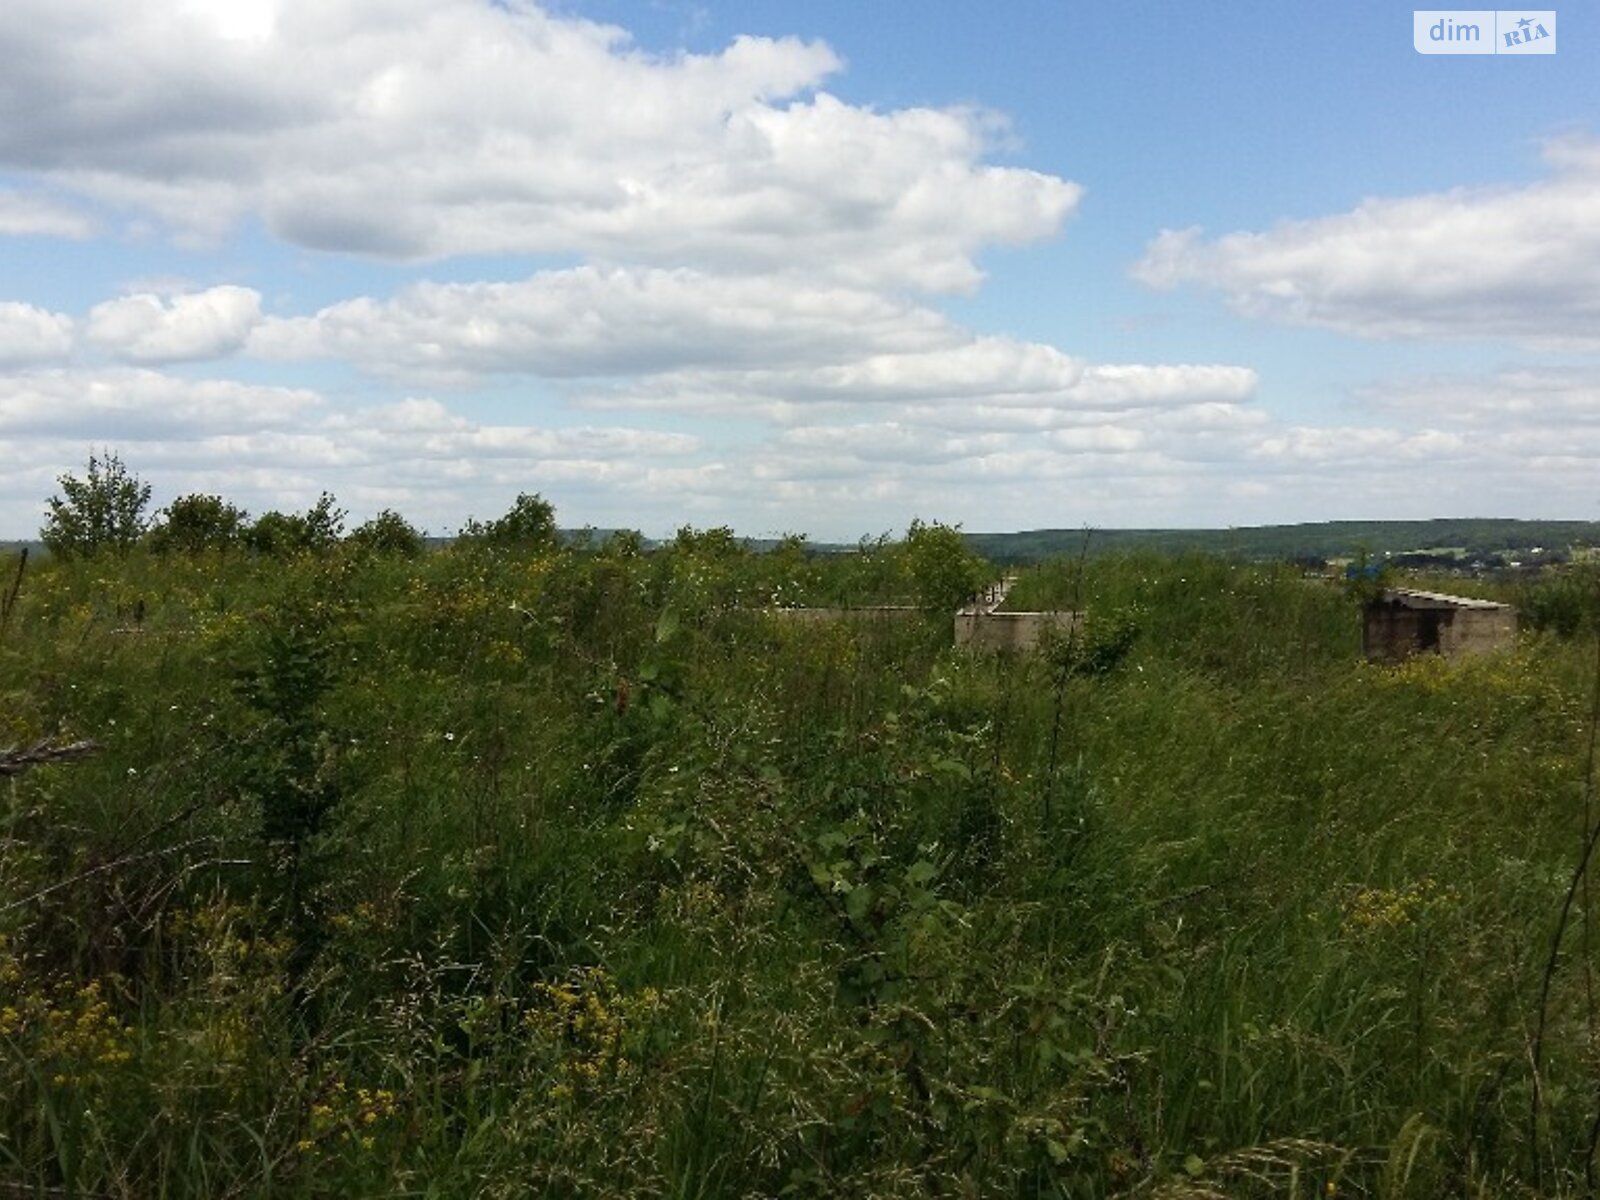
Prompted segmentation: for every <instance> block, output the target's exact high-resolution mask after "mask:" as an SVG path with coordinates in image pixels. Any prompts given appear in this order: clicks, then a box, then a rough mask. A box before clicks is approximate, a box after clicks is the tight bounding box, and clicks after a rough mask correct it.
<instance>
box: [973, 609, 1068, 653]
mask: <svg viewBox="0 0 1600 1200" xmlns="http://www.w3.org/2000/svg"><path fill="white" fill-rule="evenodd" d="M1075 620H1076V617H1075V614H1073V613H1070V612H1018V613H1007V612H962V613H957V614H956V645H957V646H958V647H962V648H964V649H967V650H975V651H983V652H987V653H991V654H992V653H999V652H1010V653H1018V654H1022V653H1028V652H1030V651H1033V650H1036V649H1037V648H1038V646H1039V640H1040V638H1042V637H1043V636H1044V633H1045V630H1047V629H1059V630H1061V631H1062V632H1063V633H1065V632H1066V631H1067V630H1068V629H1070V628H1071V627H1072V625H1073V622H1074V621H1075Z"/></svg>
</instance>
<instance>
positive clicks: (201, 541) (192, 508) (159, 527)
mask: <svg viewBox="0 0 1600 1200" xmlns="http://www.w3.org/2000/svg"><path fill="white" fill-rule="evenodd" d="M249 519H250V517H249V514H248V513H246V512H245V511H244V510H243V509H240V508H236V507H234V506H233V505H232V504H229V503H228V502H227V501H226V500H224V499H223V498H222V497H221V496H207V495H201V494H199V493H194V494H192V495H188V496H180V497H179V498H178V499H176V500H174V501H173V502H172V503H171V504H169V505H167V507H166V508H164V509H163V510H162V511H161V513H160V514H159V515H158V517H157V520H156V523H155V525H154V526H153V527H152V528H151V530H150V533H149V542H150V548H151V549H152V550H154V551H155V552H156V553H158V554H169V553H179V554H199V553H201V552H202V551H206V550H229V549H231V548H233V547H235V546H239V545H242V544H243V541H244V530H245V527H246V523H247V522H248V521H249Z"/></svg>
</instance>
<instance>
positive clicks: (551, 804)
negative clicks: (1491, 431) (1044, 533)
mask: <svg viewBox="0 0 1600 1200" xmlns="http://www.w3.org/2000/svg"><path fill="white" fill-rule="evenodd" d="M884 552H885V553H887V551H884ZM4 568H5V564H4V563H0V577H7V578H9V575H8V573H7V572H6V570H5V569H4ZM897 569H898V568H894V567H893V565H892V564H890V565H889V566H885V565H883V564H882V563H880V564H878V565H877V566H872V567H870V569H869V567H868V566H864V565H863V563H861V562H856V561H850V560H845V559H840V560H833V561H830V560H825V559H808V558H805V557H804V556H803V555H794V554H791V555H790V556H789V558H787V559H783V558H781V557H780V558H773V557H761V556H752V555H747V554H743V553H740V552H738V551H737V550H736V549H730V548H729V547H727V546H725V545H721V544H713V543H709V542H707V543H704V544H702V543H701V542H697V541H696V540H695V539H686V540H684V542H683V544H681V545H678V546H676V547H674V548H671V549H668V550H665V551H662V552H659V553H656V554H651V555H636V554H632V553H631V552H630V553H608V552H607V551H605V550H600V551H596V552H587V551H583V552H580V551H573V550H564V551H552V552H546V553H545V554H544V555H543V556H542V557H538V558H525V557H518V556H516V555H507V554H503V553H498V552H494V551H492V550H490V549H487V548H484V547H471V546H463V547H461V548H459V549H457V550H452V551H446V552H440V553H436V554H433V555H429V556H425V557H423V558H421V559H418V560H405V559H388V558H384V557H382V556H373V555H370V554H361V553H357V552H355V551H353V550H346V551H341V552H338V553H333V554H330V555H327V556H325V557H322V558H304V559H298V560H293V561H290V562H281V561H263V560H257V559H253V558H249V557H241V556H237V555H235V556H233V557H230V558H200V559H195V560H182V559H154V558H146V557H142V556H140V555H137V554H136V555H134V556H131V557H129V558H127V559H124V560H98V561H95V560H92V561H89V562H78V563H53V564H47V565H46V566H44V567H43V568H42V569H39V570H37V571H35V570H33V569H32V568H31V567H30V571H29V574H28V576H27V577H26V579H25V582H24V585H23V587H22V589H21V591H20V593H19V599H18V602H17V608H16V611H15V612H14V614H13V617H12V622H11V626H10V628H9V630H8V631H7V634H6V636H5V638H4V640H3V641H0V749H4V748H5V747H7V746H10V745H31V744H33V743H35V742H37V741H40V740H52V741H62V740H68V739H73V738H79V737H93V738H96V739H98V740H100V741H101V742H103V743H104V749H103V751H102V752H101V753H100V754H98V755H97V756H96V757H94V758H92V759H90V760H88V761H85V762H77V763H62V764H59V765H47V766H41V767H37V768H35V769H33V770H31V771H29V772H27V773H25V774H21V775H18V776H16V777H15V778H14V779H11V780H9V781H0V935H3V937H4V943H3V948H0V988H3V994H0V1050H3V1057H0V1063H3V1066H0V1072H3V1073H4V1074H3V1079H0V1082H3V1084H4V1087H3V1089H0V1183H4V1184H5V1185H6V1186H8V1187H11V1188H12V1189H14V1190H19V1191H21V1192H22V1193H23V1194H28V1193H30V1192H32V1193H36V1194H39V1195H54V1194H58V1193H60V1192H61V1191H62V1190H65V1191H67V1192H76V1193H78V1194H94V1195H117V1196H150V1195H167V1196H216V1195H240V1196H243V1195H268V1194H272V1195H278V1194H284V1195H306V1196H313V1195H341V1196H344V1195H386V1196H387V1195H440V1196H444V1195H461V1194H473V1195H480V1194H481V1195H489V1196H493V1195H505V1196H514V1195H526V1194H530V1193H534V1194H551V1195H571V1196H579V1195H582V1196H592V1195H617V1196H624V1195H626V1196H636V1195H656V1196H674V1197H690V1196H693V1197H721V1196H729V1197H732V1196H747V1195H778V1194H787V1195H819V1196H820V1195H827V1196H840V1195H843V1196H863V1197H864V1196H899V1195H904V1196H923V1195H928V1194H959V1195H994V1196H1023V1195H1026V1196H1072V1197H1078V1196H1082V1197H1089V1196H1106V1195H1127V1196H1157V1195H1162V1196H1194V1197H1198V1196H1248V1195H1262V1196H1267V1195H1302V1196H1309V1195H1313V1194H1316V1195H1328V1194H1341V1195H1364V1196H1379V1197H1395V1198H1400V1197H1417V1198H1423V1197H1437V1196H1441V1195H1483V1196H1505V1195H1518V1194H1521V1195H1529V1196H1532V1195H1553V1196H1559V1195H1572V1196H1577V1195H1583V1194H1586V1189H1587V1188H1588V1182H1587V1176H1586V1172H1587V1170H1588V1166H1587V1158H1588V1156H1589V1153H1590V1145H1589V1142H1590V1138H1591V1128H1592V1123H1593V1122H1594V1120H1595V1114H1596V1091H1595V1086H1596V1071H1595V1065H1594V1064H1595V1059H1594V1055H1593V1051H1592V1047H1593V1044H1594V1042H1593V1031H1594V1028H1595V1018H1594V1011H1593V1005H1592V1001H1591V999H1590V995H1591V990H1590V973H1591V972H1592V970H1593V966H1594V954H1593V947H1592V939H1591V937H1590V933H1589V925H1588V920H1587V902H1588V896H1587V892H1586V891H1585V892H1583V893H1582V894H1581V896H1580V903H1579V906H1578V912H1577V916H1576V917H1575V919H1574V921H1573V922H1572V923H1571V926H1570V929H1569V931H1568V933H1567V935H1566V937H1565V940H1564V942H1563V944H1562V946H1561V947H1560V948H1559V954H1558V955H1557V957H1556V960H1555V971H1554V974H1553V975H1552V976H1551V984H1550V988H1549V996H1548V1002H1547V1004H1546V1006H1545V1010H1544V1014H1543V1015H1544V1021H1545V1029H1546V1032H1545V1040H1544V1059H1543V1063H1542V1068H1541V1074H1540V1077H1539V1080H1538V1084H1539V1087H1538V1089H1537V1093H1536V1091H1535V1080H1534V1077H1533V1074H1532V1071H1531V1066H1530V1050H1531V1045H1532V1038H1533V1036H1534V1030H1535V1028H1536V1027H1537V1025H1538V1022H1539V1019H1540V994H1541V991H1542V989H1543V986H1544V978H1545V971H1546V964H1547V961H1548V956H1549V953H1550V949H1551V939H1552V937H1553V935H1554V932H1555V928H1556V921H1557V916H1558V912H1559V906H1560V904H1561V900H1562V896H1563V894H1564V892H1565V890H1566V888H1567V886H1568V882H1569V879H1570V877H1571V873H1572V870H1573V867H1574V865H1575V862H1576V858H1577V854H1578V851H1579V846H1580V839H1581V837H1582V835H1583V833H1584V831H1585V824H1584V822H1585V821H1586V820H1592V819H1593V817H1594V815H1595V814H1593V813H1592V812H1588V813H1586V805H1585V792H1584V787H1583V780H1584V772H1585V759H1586V754H1587V751H1588V745H1589V742H1588V739H1589V737H1590V729H1589V712H1590V695H1591V689H1592V688H1593V686H1594V677H1593V671H1594V668H1593V663H1594V654H1595V647H1594V642H1593V636H1592V633H1588V632H1585V630H1586V626H1585V625H1584V623H1583V621H1582V620H1579V621H1576V622H1575V623H1572V624H1570V625H1569V626H1567V627H1564V632H1565V633H1566V635H1567V636H1561V634H1560V633H1558V632H1556V631H1554V628H1553V626H1552V631H1550V632H1532V633H1529V634H1528V635H1527V636H1525V637H1524V638H1523V640H1522V641H1521V642H1520V643H1519V645H1518V646H1517V647H1516V648H1515V649H1514V650H1512V651H1510V652H1508V653H1506V654H1503V655H1500V656H1495V657H1490V658H1484V659H1480V660H1473V661H1468V662H1464V663H1460V664H1454V663H1445V662H1443V661H1442V660H1438V659H1425V660H1419V661H1416V662H1413V663H1411V664H1408V665H1406V666H1403V667H1400V668H1397V669H1389V668H1379V667H1374V666H1369V665H1367V664H1365V663H1363V662H1361V661H1360V659H1359V626H1358V614H1357V612H1356V610H1355V608H1354V607H1353V606H1352V605H1351V603H1350V602H1349V601H1347V600H1346V599H1345V598H1344V596H1343V595H1342V594H1341V592H1340V590H1339V589H1338V588H1336V587H1333V586H1330V585H1327V584H1324V583H1321V582H1319V581H1315V580H1306V579H1304V578H1301V577H1300V575H1299V574H1298V573H1296V572H1293V571H1291V570H1288V569H1279V568H1275V567H1252V566H1248V565H1239V564H1229V563H1223V562H1219V561H1214V560H1209V559H1204V558H1183V559H1176V560H1163V559H1157V558H1150V557H1117V556H1105V557H1099V558H1093V559H1091V560H1089V561H1088V562H1087V563H1086V564H1085V565H1084V566H1083V567H1082V573H1081V575H1080V574H1079V570H1080V568H1079V567H1078V565H1077V564H1075V563H1061V564H1053V565H1047V566H1045V567H1044V568H1041V569H1040V570H1039V571H1037V572H1036V573H1031V574H1030V575H1028V576H1026V577H1025V578H1024V579H1023V580H1022V581H1021V582H1020V583H1019V584H1018V586H1017V589H1016V590H1015V592H1014V593H1013V598H1012V603H1013V607H1026V608H1032V607H1037V608H1050V607H1066V606H1070V605H1071V604H1072V603H1074V602H1076V603H1077V604H1078V605H1079V606H1080V607H1082V608H1084V609H1085V610H1086V611H1087V612H1088V613H1089V614H1090V629H1091V631H1092V630H1093V629H1094V628H1095V623H1096V622H1097V621H1100V622H1107V621H1110V620H1112V619H1113V618H1115V619H1116V620H1117V621H1120V622H1123V623H1125V624H1131V625H1132V626H1133V627H1135V628H1136V629H1137V636H1136V638H1135V639H1134V640H1133V642H1132V646H1131V649H1130V650H1129V651H1128V653H1127V654H1126V656H1125V657H1122V658H1121V659H1120V660H1116V661H1113V660H1111V659H1107V660H1106V662H1105V664H1104V668H1105V669H1097V670H1094V671H1088V670H1078V669H1073V668H1072V664H1073V663H1074V662H1076V661H1079V660H1078V659H1074V658H1073V657H1072V655H1073V653H1074V651H1072V650H1071V649H1070V648H1064V647H1061V646H1057V647H1055V648H1054V649H1053V650H1051V651H1049V652H1047V653H1046V654H1044V655H1040V656H1036V657H1027V658H1011V659H984V658H971V657H965V656H962V655H959V654H957V653H956V652H955V651H953V649H952V648H951V647H950V644H949V642H950V629H949V626H948V623H947V622H941V621H939V620H937V619H934V618H927V619H922V618H911V619H907V620H902V621H852V622H840V623H835V624H821V625H817V624H794V623H790V622H785V621H781V620H777V619H774V618H773V617H771V616H770V615H768V614H767V613H765V612H764V611H763V606H764V604H765V603H766V602H767V600H769V599H770V596H771V594H772V591H773V590H774V588H775V587H777V586H778V585H780V584H782V583H783V582H784V581H785V580H787V581H789V582H791V583H796V585H797V586H799V585H804V587H805V588H806V589H808V594H809V595H813V596H821V597H827V598H829V599H834V600H849V599H851V598H852V597H854V596H856V595H861V597H862V598H863V599H871V600H876V599H879V598H881V591H882V586H883V584H882V580H881V579H879V578H878V576H879V575H882V576H883V578H892V577H894V575H895V570H897ZM852 573H853V574H852ZM780 574H781V576H782V578H780ZM874 580H877V582H873V581H874ZM1560 586H1567V585H1565V584H1561V585H1560ZM141 602H142V603H141ZM1080 651H1081V647H1080ZM1052 743H1053V744H1054V754H1053V755H1052V753H1051V746H1052Z"/></svg>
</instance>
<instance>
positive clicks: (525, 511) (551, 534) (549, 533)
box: [461, 492, 557, 550]
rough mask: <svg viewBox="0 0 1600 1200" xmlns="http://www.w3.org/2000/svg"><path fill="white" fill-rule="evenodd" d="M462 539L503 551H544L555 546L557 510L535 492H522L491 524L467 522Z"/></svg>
mask: <svg viewBox="0 0 1600 1200" xmlns="http://www.w3.org/2000/svg"><path fill="white" fill-rule="evenodd" d="M461 536H462V537H463V538H465V539H467V540H469V541H478V542H483V543H484V544H486V545H489V546H496V547H500V548H502V549H505V548H517V549H523V550H547V549H551V548H553V547H554V546H555V545H556V542H557V535H556V510H555V506H554V505H552V504H551V503H550V502H549V501H548V500H546V499H544V498H543V497H542V496H540V495H539V494H538V493H537V492H535V493H533V494H532V495H530V494H529V493H527V492H522V493H520V494H519V495H518V496H517V499H516V503H514V504H513V505H512V506H511V508H510V509H509V510H508V511H506V512H505V513H504V514H503V515H501V516H499V517H496V518H495V519H494V520H492V521H478V520H475V519H474V520H469V521H468V522H467V523H466V524H465V525H463V526H462V528H461Z"/></svg>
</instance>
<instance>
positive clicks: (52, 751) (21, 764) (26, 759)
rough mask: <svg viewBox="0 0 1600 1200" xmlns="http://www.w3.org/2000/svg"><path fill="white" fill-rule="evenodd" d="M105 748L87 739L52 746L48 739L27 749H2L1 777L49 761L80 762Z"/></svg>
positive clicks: (0, 755)
mask: <svg viewBox="0 0 1600 1200" xmlns="http://www.w3.org/2000/svg"><path fill="white" fill-rule="evenodd" d="M103 749H105V747H104V746H102V745H101V744H100V743H99V742H96V741H93V740H91V739H85V740H84V741H81V742H67V743H66V744H64V745H60V746H52V745H51V744H50V743H49V742H48V741H43V742H37V743H35V744H34V745H32V746H29V747H27V748H26V749H18V748H16V747H13V748H12V749H10V750H0V778H4V777H7V776H11V775H21V774H22V773H23V772H24V771H26V770H27V769H28V768H29V767H40V766H44V765H46V764H48V763H60V762H78V761H79V760H80V759H85V758H88V757H89V756H90V755H91V754H96V753H98V752H99V751H101V750H103Z"/></svg>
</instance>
